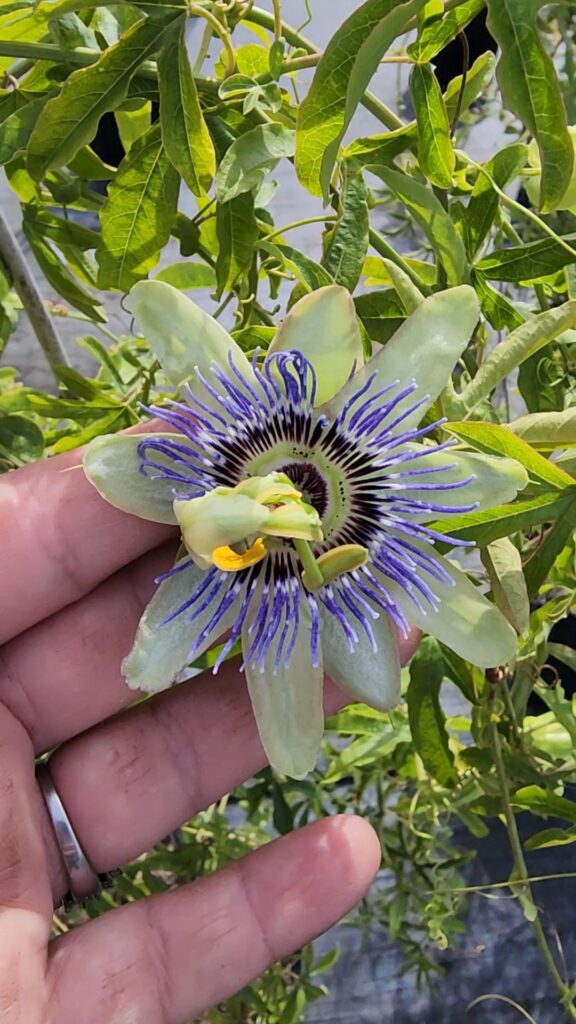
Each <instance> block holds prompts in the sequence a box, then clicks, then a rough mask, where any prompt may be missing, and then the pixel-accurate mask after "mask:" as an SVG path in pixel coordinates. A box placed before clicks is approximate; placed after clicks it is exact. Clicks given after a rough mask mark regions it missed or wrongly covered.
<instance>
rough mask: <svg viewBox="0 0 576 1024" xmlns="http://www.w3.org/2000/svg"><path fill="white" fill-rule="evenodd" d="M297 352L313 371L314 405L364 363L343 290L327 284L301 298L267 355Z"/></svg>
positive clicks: (349, 301) (353, 312) (350, 306)
mask: <svg viewBox="0 0 576 1024" xmlns="http://www.w3.org/2000/svg"><path fill="white" fill-rule="evenodd" d="M289 349H297V350H298V351H299V352H302V354H303V355H305V356H306V359H308V360H309V362H311V363H312V366H313V367H314V370H315V371H316V386H317V391H316V402H315V404H316V405H320V404H321V403H322V402H328V401H329V400H330V399H331V398H332V397H333V396H334V395H335V394H336V393H337V391H339V390H340V388H341V387H343V386H344V384H345V383H346V381H347V380H348V378H349V376H350V374H351V373H352V369H353V367H354V365H356V367H358V368H360V367H361V366H362V365H363V363H364V353H363V349H362V338H361V335H360V331H359V328H358V321H357V319H356V310H355V308H354V303H353V302H352V299H351V297H350V294H349V292H348V291H347V290H346V288H341V287H340V285H336V284H329V285H327V286H326V287H325V288H319V289H318V290H317V291H315V292H310V293H309V294H308V295H304V296H303V298H301V299H300V300H299V301H298V302H297V303H296V304H295V305H294V306H293V307H292V309H291V310H290V312H289V313H288V314H287V316H286V319H285V320H284V323H283V324H282V326H281V328H280V330H279V331H278V333H277V335H276V337H275V338H274V339H273V341H272V344H271V345H270V348H269V349H268V352H269V354H272V353H274V352H286V351H288V350H289Z"/></svg>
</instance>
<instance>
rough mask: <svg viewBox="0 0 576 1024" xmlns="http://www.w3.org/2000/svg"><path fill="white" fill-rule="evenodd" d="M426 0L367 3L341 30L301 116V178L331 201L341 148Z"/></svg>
mask: <svg viewBox="0 0 576 1024" xmlns="http://www.w3.org/2000/svg"><path fill="white" fill-rule="evenodd" d="M424 3H425V0H406V2H404V3H398V2H397V0H367V2H366V3H363V4H362V5H361V7H359V8H358V9H357V10H355V11H354V12H353V13H352V14H351V15H350V17H349V18H347V19H346V21H345V22H344V23H343V24H342V25H341V26H340V27H339V29H338V31H337V32H336V33H335V35H334V36H333V37H332V39H331V40H330V42H329V43H328V45H327V47H326V49H325V50H324V53H323V55H322V58H321V60H320V63H319V64H318V67H317V68H316V72H315V75H314V78H313V80H312V85H311V86H310V90H309V92H308V95H307V96H306V98H305V99H304V101H303V102H302V104H301V106H300V110H299V113H298V121H297V132H296V172H297V174H298V178H299V180H300V182H301V183H302V185H304V187H305V188H307V189H308V191H310V192H312V193H313V195H322V194H324V196H326V197H327V195H328V186H329V182H330V178H331V176H332V170H333V168H334V163H335V161H336V156H337V153H338V146H339V145H340V142H341V140H342V137H343V135H344V132H345V131H346V128H347V127H348V125H349V123H350V120H351V118H352V115H353V114H354V111H355V110H356V107H357V106H358V104H359V102H360V100H361V98H362V95H363V93H364V90H365V89H366V88H367V86H368V84H369V82H370V79H371V78H372V76H373V74H374V72H375V71H376V69H377V67H378V64H379V63H380V60H381V58H382V57H383V56H384V54H385V53H386V51H387V49H388V47H389V46H390V45H391V43H392V42H393V41H394V39H395V38H396V37H397V36H398V35H400V33H401V32H402V30H403V29H404V27H405V25H406V23H407V22H408V20H409V19H410V18H411V17H412V16H413V15H414V14H417V13H418V11H419V10H420V9H421V8H422V7H423V6H424Z"/></svg>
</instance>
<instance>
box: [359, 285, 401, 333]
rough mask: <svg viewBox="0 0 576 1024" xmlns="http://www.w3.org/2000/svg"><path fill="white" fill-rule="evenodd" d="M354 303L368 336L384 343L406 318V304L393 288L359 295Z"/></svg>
mask: <svg viewBox="0 0 576 1024" xmlns="http://www.w3.org/2000/svg"><path fill="white" fill-rule="evenodd" d="M354 305H355V306H356V312H357V314H358V316H359V317H360V319H361V321H362V323H363V324H364V327H365V328H366V330H367V332H368V336H369V337H370V338H372V340H373V341H379V342H380V344H382V345H383V344H385V343H386V342H387V341H388V339H389V338H391V337H392V335H393V334H395V332H396V331H397V330H398V328H399V327H400V326H401V324H403V323H404V320H405V319H406V314H405V311H404V306H403V305H402V302H401V300H400V298H399V296H398V294H397V292H396V291H395V289H393V288H383V289H382V290H381V291H378V292H366V293H364V294H363V295H357V296H356V297H355V299H354Z"/></svg>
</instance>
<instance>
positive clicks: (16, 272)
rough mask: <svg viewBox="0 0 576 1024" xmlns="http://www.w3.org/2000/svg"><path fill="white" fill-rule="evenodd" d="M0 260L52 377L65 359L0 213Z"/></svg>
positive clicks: (42, 304)
mask: <svg viewBox="0 0 576 1024" xmlns="http://www.w3.org/2000/svg"><path fill="white" fill-rule="evenodd" d="M0 258H1V259H2V262H3V263H5V264H6V266H7V268H8V270H9V272H10V276H11V278H12V283H13V285H14V289H15V291H16V293H17V294H18V296H19V298H20V301H21V302H22V305H23V306H24V309H25V311H26V314H27V316H28V319H29V321H30V324H31V326H32V329H33V331H34V334H35V335H36V337H37V339H38V342H39V344H40V347H41V348H42V351H43V352H44V355H45V356H46V359H47V360H48V363H49V364H50V367H51V368H52V370H53V372H54V374H55V375H56V368H57V367H58V366H69V361H68V357H67V355H66V353H65V351H64V348H63V346H62V342H61V340H60V338H59V336H58V334H57V332H56V328H55V327H54V324H53V322H52V320H51V318H50V316H49V315H48V312H47V310H46V307H45V306H44V302H43V300H42V296H41V295H40V292H39V291H38V288H37V287H36V284H35V282H34V278H33V277H32V274H31V272H30V268H29V267H28V264H27V262H26V257H25V256H24V253H23V252H22V249H21V248H20V246H19V244H18V241H17V239H16V237H15V235H14V233H13V231H12V229H11V227H10V225H9V224H8V222H7V221H6V219H5V218H4V216H3V215H2V212H1V211H0Z"/></svg>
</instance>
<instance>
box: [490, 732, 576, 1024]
mask: <svg viewBox="0 0 576 1024" xmlns="http://www.w3.org/2000/svg"><path fill="white" fill-rule="evenodd" d="M489 728H490V739H491V743H492V750H493V753H494V764H495V765H496V775H497V778H498V784H499V786H500V797H501V799H502V805H503V809H504V817H505V819H506V828H507V831H508V839H509V842H510V848H511V851H512V859H513V862H514V868H515V873H516V877H517V879H518V880H519V881H520V882H521V883H522V886H523V888H524V890H525V892H526V895H527V896H528V898H529V899H530V901H531V902H532V903H533V904H534V906H535V908H536V910H538V908H537V907H536V904H535V903H534V899H533V896H532V890H531V887H530V882H529V881H528V879H529V875H528V869H527V867H526V861H525V860H524V851H523V849H522V843H521V841H520V835H519V833H518V826H517V824H516V817H515V815H514V811H513V810H512V806H511V804H510V791H509V788H508V778H507V775H506V766H505V764H504V758H503V756H502V744H501V742H500V733H499V732H498V727H497V724H496V722H494V721H491V722H490V727H489ZM515 881H516V880H515ZM538 914H539V912H538ZM531 924H532V930H533V932H534V937H535V939H536V942H537V944H538V948H539V950H540V954H541V956H542V959H543V961H544V963H545V965H546V968H547V970H548V973H549V975H550V977H551V979H552V981H553V982H554V987H555V988H556V991H557V992H558V994H559V996H560V999H561V1002H562V1005H563V1006H564V1007H565V1009H566V1011H567V1013H568V1014H569V1015H570V1018H571V1019H572V1020H574V1021H576V1006H575V1005H574V1001H573V998H572V995H571V992H570V986H569V985H567V984H566V982H565V981H564V979H563V978H562V976H561V974H560V972H559V970H558V968H557V966H556V963H555V962H554V958H553V956H552V953H551V952H550V947H549V946H548V941H547V939H546V936H545V934H544V929H543V927H542V922H541V921H540V917H539V916H536V918H535V919H534V920H533V921H532V922H531Z"/></svg>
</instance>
